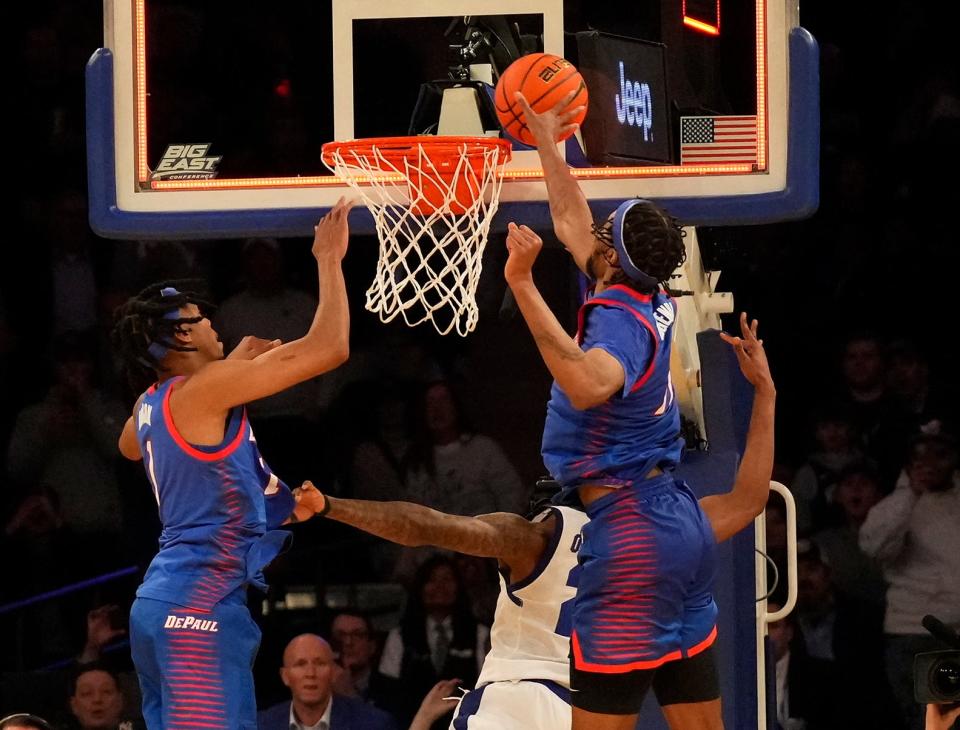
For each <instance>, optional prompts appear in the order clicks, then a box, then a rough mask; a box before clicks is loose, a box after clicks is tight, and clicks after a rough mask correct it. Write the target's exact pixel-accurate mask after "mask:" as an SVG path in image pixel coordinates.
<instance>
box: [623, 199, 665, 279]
mask: <svg viewBox="0 0 960 730" xmlns="http://www.w3.org/2000/svg"><path fill="white" fill-rule="evenodd" d="M649 202H650V201H649V200H644V199H643V198H634V199H633V200H627V201H626V202H623V203H621V204H620V206H619V207H618V208H617V210H616V212H615V213H614V215H613V248H614V250H615V251H616V252H617V257H618V258H619V259H620V268H621V269H623V273H624V274H626V275H627V278H628V279H630V280H631V281H635V282H636V283H638V284H640V285H641V286H644V287H647V288H650V289H657V288H659V287H660V282H659V281H657V280H656V279H655V278H653V277H652V276H650V274H648V273H646V272H645V271H641V270H640V268H639V267H638V266H637V265H636V264H635V263H633V259H631V258H630V254H629V253H627V249H626V247H625V246H624V245H623V221H624V219H625V218H626V217H627V211H629V210H630V209H631V208H632V207H633V206H635V205H638V204H640V203H649Z"/></svg>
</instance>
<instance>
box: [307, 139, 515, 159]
mask: <svg viewBox="0 0 960 730" xmlns="http://www.w3.org/2000/svg"><path fill="white" fill-rule="evenodd" d="M374 149H376V150H377V151H378V152H379V154H380V155H381V156H382V157H383V158H384V159H385V160H387V161H388V162H391V163H395V162H398V161H400V160H415V159H417V158H418V157H419V155H420V150H421V149H423V151H424V152H425V153H426V155H427V157H429V158H430V160H431V161H432V162H434V163H435V164H438V163H440V164H442V163H444V162H448V161H452V160H457V159H459V158H460V156H461V155H463V154H464V153H466V155H467V157H477V156H480V155H484V154H486V153H487V152H489V151H490V150H492V149H497V150H499V152H498V155H497V164H501V165H502V164H503V163H505V162H507V161H508V160H509V159H510V156H511V149H512V148H511V146H510V142H509V141H508V140H505V139H499V138H497V137H447V136H443V137H434V136H421V137H369V138H367V139H352V140H349V141H347V142H327V143H326V144H324V145H323V147H322V156H323V161H324V162H326V163H328V164H330V163H332V162H333V155H334V153H336V152H340V154H341V156H346V155H348V154H350V153H356V154H358V155H360V156H363V157H364V158H365V159H366V160H367V161H368V162H369V161H373V160H375V159H376V157H377V156H376V155H374V154H373V151H374Z"/></svg>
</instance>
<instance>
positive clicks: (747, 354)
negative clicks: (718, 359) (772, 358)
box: [700, 312, 777, 542]
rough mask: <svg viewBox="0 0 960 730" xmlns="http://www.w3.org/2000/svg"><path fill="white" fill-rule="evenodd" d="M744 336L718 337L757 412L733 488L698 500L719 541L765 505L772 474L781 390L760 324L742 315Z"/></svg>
mask: <svg viewBox="0 0 960 730" xmlns="http://www.w3.org/2000/svg"><path fill="white" fill-rule="evenodd" d="M740 331H741V335H742V336H741V337H731V336H730V335H728V334H727V333H725V332H721V333H720V337H722V338H723V340H724V341H725V342H728V343H730V345H731V346H733V349H734V352H735V353H736V355H737V362H739V363H740V370H741V372H742V373H743V375H744V377H746V379H747V380H749V381H750V383H752V384H753V388H754V391H753V410H752V411H751V413H750V427H749V430H748V431H747V445H746V448H745V449H744V452H743V459H742V460H741V462H740V468H739V469H737V476H736V479H735V480H734V483H733V489H732V490H731V491H730V492H727V493H726V494H714V495H711V496H709V497H704V498H703V499H701V500H700V507H701V508H702V509H703V511H704V512H705V513H706V515H707V517H708V518H709V520H710V524H711V525H712V527H713V534H714V536H715V537H716V539H717V542H722V541H723V540H726V539H727V538H730V537H733V535H735V534H737V533H738V532H740V530H742V529H743V528H744V527H746V526H747V525H749V524H750V523H751V522H753V520H754V519H755V518H756V517H757V515H759V514H760V513H761V512H762V511H763V509H764V506H765V505H766V504H767V496H768V495H769V493H770V477H771V476H772V475H773V444H774V411H775V406H776V401H777V390H776V388H775V387H774V384H773V377H772V376H771V375H770V366H769V364H768V363H767V355H766V352H764V349H763V341H762V340H760V339H758V338H757V320H753V322H752V323H750V324H749V325H748V324H747V315H746V313H745V312H744V313H742V314H741V315H740Z"/></svg>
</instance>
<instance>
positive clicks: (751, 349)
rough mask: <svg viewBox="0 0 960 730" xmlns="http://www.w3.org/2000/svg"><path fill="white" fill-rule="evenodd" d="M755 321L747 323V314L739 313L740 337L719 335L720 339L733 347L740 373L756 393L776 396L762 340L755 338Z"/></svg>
mask: <svg viewBox="0 0 960 730" xmlns="http://www.w3.org/2000/svg"><path fill="white" fill-rule="evenodd" d="M757 325H758V322H757V320H753V321H752V322H749V323H748V321H747V313H746V312H741V313H740V333H741V336H740V337H734V336H732V335H728V334H727V333H726V332H721V333H720V338H721V339H722V340H723V341H724V342H726V343H728V344H730V345H731V346H733V351H734V352H735V353H736V355H737V362H739V363H740V371H741V372H742V373H743V376H744V377H745V378H746V379H747V380H749V381H750V383H751V384H752V385H753V387H754V389H755V390H756V391H757V392H758V393H764V394H767V395H776V392H777V389H776V387H775V386H774V384H773V376H772V375H771V374H770V365H769V363H768V362H767V353H766V352H765V351H764V349H763V340H761V339H758V338H757Z"/></svg>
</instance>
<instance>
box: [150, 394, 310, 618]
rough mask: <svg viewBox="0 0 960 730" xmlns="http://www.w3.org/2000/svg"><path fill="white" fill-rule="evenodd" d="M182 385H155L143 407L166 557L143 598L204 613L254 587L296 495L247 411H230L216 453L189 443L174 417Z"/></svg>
mask: <svg viewBox="0 0 960 730" xmlns="http://www.w3.org/2000/svg"><path fill="white" fill-rule="evenodd" d="M179 380H181V378H171V379H170V380H167V381H166V382H164V383H161V384H159V385H154V386H153V387H151V388H150V389H149V390H148V391H147V392H146V393H144V394H143V398H142V399H141V401H140V405H139V407H138V410H137V414H136V427H137V439H138V440H139V442H140V453H141V454H143V464H144V468H145V469H146V471H147V477H148V478H149V480H150V484H151V486H152V487H153V491H154V495H155V497H156V499H157V504H158V505H159V508H160V521H161V523H162V525H163V532H162V534H161V535H160V552H159V553H158V554H157V556H156V557H155V558H154V559H153V561H152V562H151V563H150V567H149V569H148V570H147V574H146V576H145V577H144V580H143V584H142V585H141V586H140V589H139V590H138V591H137V595H138V596H140V597H141V598H152V599H156V600H160V601H167V602H170V603H175V604H177V605H180V606H185V607H188V608H193V609H198V610H210V609H211V608H212V607H213V606H214V605H216V604H217V603H219V602H220V601H221V600H223V599H224V598H226V597H227V596H230V595H231V594H234V593H236V592H237V591H238V589H241V588H243V587H245V586H246V585H247V584H253V585H256V586H258V587H260V588H265V587H266V586H265V585H264V583H263V576H262V573H261V570H262V569H263V568H264V567H265V566H266V565H267V564H268V563H270V561H271V560H273V558H275V557H276V556H277V554H278V553H279V552H280V550H281V549H282V547H283V545H284V543H285V542H286V540H287V538H288V537H289V533H288V532H286V531H285V530H273V528H275V527H278V526H279V525H280V524H281V523H282V522H283V521H284V520H285V519H286V518H287V517H288V516H289V515H290V513H291V512H292V511H293V507H294V499H293V495H292V494H291V493H290V490H289V489H288V488H287V486H286V485H285V484H283V482H281V481H280V480H279V479H277V477H276V476H275V475H274V474H273V473H272V472H271V471H270V469H269V468H268V467H267V465H266V464H265V463H264V461H263V458H262V457H261V456H260V452H259V451H258V449H257V443H256V440H255V439H254V436H253V431H252V430H251V429H250V424H249V423H248V421H247V415H246V410H245V409H244V408H243V407H237V408H232V409H231V410H230V412H229V417H228V418H227V426H226V428H225V429H224V439H223V442H222V443H220V444H218V445H217V446H195V445H192V444H189V443H187V441H186V440H185V439H184V438H183V436H182V435H181V434H180V433H179V432H178V431H177V427H176V425H175V424H174V423H173V419H172V418H171V416H170V394H171V392H172V391H173V385H174V383H176V382H177V381H179Z"/></svg>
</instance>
